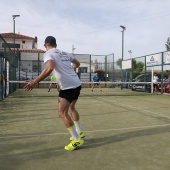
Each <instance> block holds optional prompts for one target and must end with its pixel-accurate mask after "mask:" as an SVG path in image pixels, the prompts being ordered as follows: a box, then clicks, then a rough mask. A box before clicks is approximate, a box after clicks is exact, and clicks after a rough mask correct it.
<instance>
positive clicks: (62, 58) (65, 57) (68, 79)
mask: <svg viewBox="0 0 170 170" xmlns="http://www.w3.org/2000/svg"><path fill="white" fill-rule="evenodd" d="M43 57H44V63H46V62H47V61H48V60H53V61H54V63H55V67H54V70H53V74H54V75H55V77H56V78H57V80H58V83H59V85H60V88H61V90H65V89H72V88H76V87H78V86H80V85H81V82H80V80H79V77H78V75H77V74H76V73H75V71H74V69H73V67H72V65H71V61H72V60H73V59H74V56H73V55H71V54H69V53H66V52H64V51H60V50H58V49H56V48H53V49H50V50H48V51H47V52H46V53H45V54H44V56H43Z"/></svg>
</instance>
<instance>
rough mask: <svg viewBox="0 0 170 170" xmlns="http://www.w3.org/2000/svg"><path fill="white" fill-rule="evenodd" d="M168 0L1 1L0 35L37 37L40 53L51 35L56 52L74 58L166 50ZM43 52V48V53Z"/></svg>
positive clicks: (169, 15) (169, 2)
mask: <svg viewBox="0 0 170 170" xmlns="http://www.w3.org/2000/svg"><path fill="white" fill-rule="evenodd" d="M169 7H170V1H169V0H162V1H161V0H86V1H85V0H43V1H41V0H6V1H3V3H1V11H0V13H1V15H0V21H1V27H0V33H5V32H13V19H12V15H15V14H18V15H20V17H19V18H16V28H15V29H16V33H20V34H24V35H28V36H31V37H35V36H37V37H38V47H39V49H44V47H43V44H44V39H45V37H46V36H48V35H53V36H54V37H56V40H57V44H58V48H59V49H61V50H65V51H67V52H72V45H73V44H74V47H75V48H76V49H75V51H74V52H75V53H77V54H99V55H107V54H110V53H114V54H115V56H116V58H121V56H122V32H121V31H122V29H121V28H120V25H123V26H125V27H126V30H125V32H124V59H128V58H129V57H130V54H129V53H128V51H129V50H131V51H132V54H131V56H132V57H140V56H144V55H149V54H152V53H157V52H161V51H165V50H166V48H165V43H166V40H167V38H168V37H170V22H169V18H170V10H169ZM44 50H45V49H44Z"/></svg>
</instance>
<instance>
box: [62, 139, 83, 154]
mask: <svg viewBox="0 0 170 170" xmlns="http://www.w3.org/2000/svg"><path fill="white" fill-rule="evenodd" d="M83 143H84V141H83V139H81V138H79V139H78V140H72V141H71V142H70V143H69V144H68V145H67V146H65V147H64V149H65V150H67V151H73V150H75V149H76V148H77V147H79V146H81V145H83Z"/></svg>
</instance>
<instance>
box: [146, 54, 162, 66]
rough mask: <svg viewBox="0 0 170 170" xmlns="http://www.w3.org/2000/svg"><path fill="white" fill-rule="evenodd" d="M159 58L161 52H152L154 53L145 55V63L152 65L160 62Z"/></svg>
mask: <svg viewBox="0 0 170 170" xmlns="http://www.w3.org/2000/svg"><path fill="white" fill-rule="evenodd" d="M160 58H161V53H160V54H154V55H148V56H146V65H147V66H152V65H157V64H161V63H160Z"/></svg>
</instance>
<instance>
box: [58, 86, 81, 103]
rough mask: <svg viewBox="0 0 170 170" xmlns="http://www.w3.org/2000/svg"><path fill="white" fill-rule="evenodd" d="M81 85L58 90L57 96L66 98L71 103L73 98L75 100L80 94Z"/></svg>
mask: <svg viewBox="0 0 170 170" xmlns="http://www.w3.org/2000/svg"><path fill="white" fill-rule="evenodd" d="M80 90H81V86H78V87H76V88H75V89H66V90H60V92H59V97H61V98H64V99H66V100H67V101H68V102H70V103H72V102H73V100H77V99H78V97H79V95H80Z"/></svg>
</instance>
